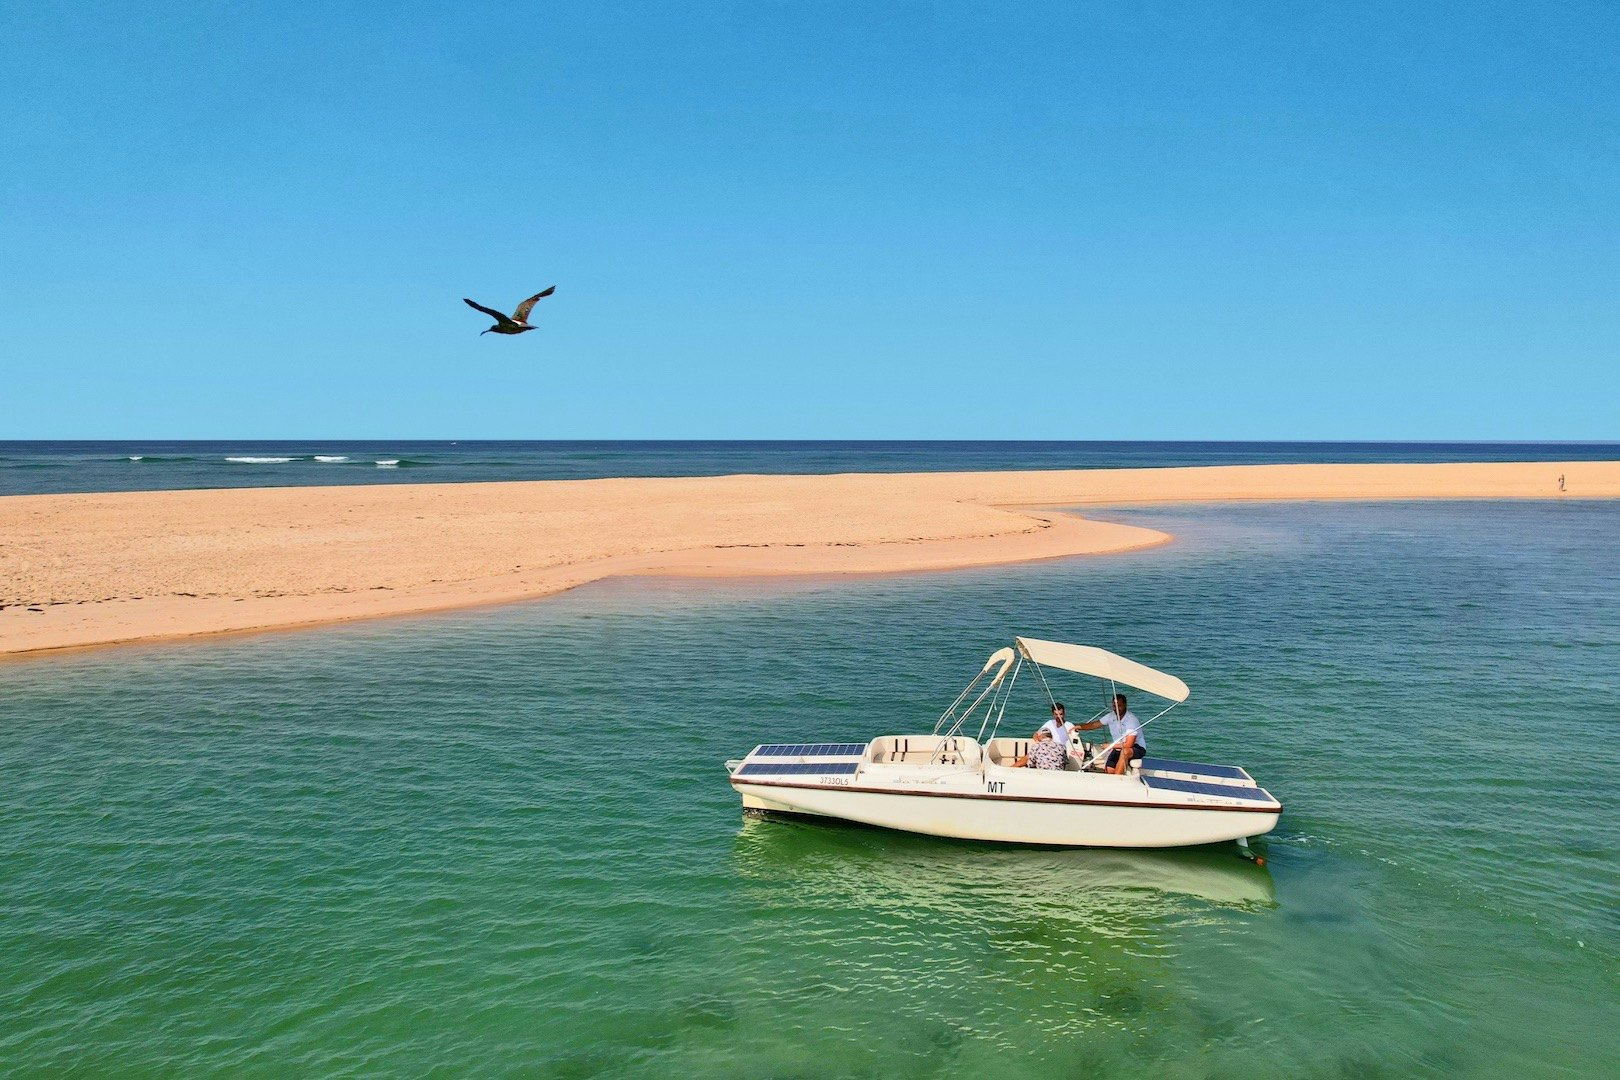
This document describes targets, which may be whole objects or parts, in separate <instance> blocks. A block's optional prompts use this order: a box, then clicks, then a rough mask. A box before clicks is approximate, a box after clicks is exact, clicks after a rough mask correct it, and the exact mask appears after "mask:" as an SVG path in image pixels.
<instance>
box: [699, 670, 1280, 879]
mask: <svg viewBox="0 0 1620 1080" xmlns="http://www.w3.org/2000/svg"><path fill="white" fill-rule="evenodd" d="M1026 665H1028V666H1030V667H1031V668H1033V670H1034V671H1035V672H1036V674H1037V675H1038V677H1039V678H1040V682H1041V686H1042V687H1043V688H1044V689H1045V690H1046V696H1047V698H1048V699H1049V700H1050V699H1051V696H1052V695H1051V689H1050V687H1049V686H1048V684H1047V680H1046V675H1045V673H1044V671H1043V670H1042V669H1043V668H1053V669H1058V670H1062V671H1071V672H1077V673H1079V674H1082V675H1091V676H1095V677H1097V678H1099V679H1102V680H1103V681H1104V682H1105V683H1106V684H1108V689H1109V696H1110V698H1111V697H1112V694H1113V693H1114V692H1115V690H1116V689H1118V688H1121V687H1123V688H1131V689H1136V690H1141V691H1144V692H1146V693H1148V694H1152V695H1154V696H1155V697H1159V698H1163V699H1165V700H1166V701H1168V702H1169V704H1168V705H1167V706H1165V708H1164V709H1163V710H1161V711H1160V712H1159V713H1157V714H1156V715H1154V716H1152V717H1150V718H1149V720H1148V721H1147V722H1146V723H1144V724H1143V726H1144V727H1146V726H1147V723H1151V722H1152V721H1153V720H1157V719H1158V718H1159V717H1160V716H1163V715H1164V714H1165V713H1166V712H1169V711H1170V709H1172V708H1174V707H1175V706H1176V705H1178V704H1180V703H1181V702H1183V701H1186V700H1187V696H1188V690H1187V684H1186V683H1184V682H1182V681H1181V680H1180V679H1178V678H1176V677H1175V676H1174V675H1166V674H1165V673H1164V672H1162V671H1155V670H1154V669H1153V668H1150V667H1147V666H1145V665H1143V664H1138V663H1136V662H1135V661H1134V660H1127V659H1126V658H1125V657H1123V656H1117V655H1115V654H1114V653H1111V652H1108V651H1106V650H1103V649H1098V648H1093V647H1091V646H1088V645H1068V644H1065V643H1063V642H1057V641H1040V640H1037V639H1035V638H1015V639H1014V641H1013V647H1012V648H1006V649H1000V650H998V651H997V652H996V653H995V654H994V655H992V656H991V657H990V659H989V660H988V661H987V662H986V663H985V665H984V667H983V668H982V669H981V670H980V671H979V673H978V675H976V676H974V678H973V681H972V682H970V683H968V685H967V688H966V689H964V690H963V691H962V693H961V694H959V695H958V696H957V699H956V700H955V701H954V702H952V703H951V706H950V708H948V709H946V710H945V712H944V714H943V715H941V716H940V718H939V720H938V721H937V722H936V723H935V724H934V730H933V731H932V732H931V733H929V734H927V735H882V736H879V737H878V738H875V739H873V740H872V741H871V742H868V743H767V744H764V745H761V746H756V747H754V749H753V751H752V752H750V753H749V754H748V756H747V757H745V758H742V759H740V760H737V761H728V762H726V768H727V770H728V771H729V772H730V774H731V784H732V786H733V787H734V788H736V790H737V792H738V793H739V794H740V795H741V796H742V802H743V809H744V810H745V811H748V812H755V813H762V814H770V813H780V814H798V815H808V816H812V817H821V818H837V819H843V820H846V821H854V822H859V823H862V824H865V825H876V826H880V827H882V828H888V829H900V830H902V831H905V832H914V833H925V834H928V835H931V836H948V837H956V838H959V839H964V840H992V841H999V842H1002V843H1013V844H1040V845H1044V846H1055V847H1122V848H1166V847H1186V846H1189V845H1193V844H1212V843H1217V842H1220V841H1224V840H1236V841H1238V843H1239V844H1240V845H1244V846H1245V847H1246V846H1247V840H1248V838H1249V837H1252V836H1260V835H1262V834H1263V833H1267V832H1270V831H1271V829H1272V828H1273V827H1274V826H1275V825H1276V824H1277V819H1278V817H1279V816H1280V815H1281V814H1282V804H1281V803H1280V802H1278V801H1277V800H1276V799H1274V798H1273V797H1272V796H1271V793H1270V792H1268V791H1266V790H1265V789H1264V788H1261V787H1260V786H1259V785H1257V784H1256V783H1255V782H1254V779H1253V778H1252V777H1250V776H1249V774H1248V773H1247V772H1245V771H1244V770H1242V769H1240V768H1238V767H1237V766H1235V765H1204V764H1199V763H1197V762H1191V761H1175V760H1172V759H1169V758H1158V757H1146V758H1143V759H1141V760H1138V761H1134V762H1132V763H1131V765H1130V767H1129V768H1128V769H1126V771H1124V772H1123V773H1120V774H1118V775H1114V774H1111V773H1109V772H1106V771H1104V770H1103V769H1102V768H1101V762H1102V761H1103V760H1104V759H1105V758H1106V756H1107V752H1108V751H1109V750H1110V749H1112V748H1113V744H1112V743H1109V744H1105V745H1101V746H1095V747H1094V746H1090V745H1087V744H1086V743H1084V742H1082V741H1078V736H1077V737H1076V742H1075V743H1074V744H1073V745H1071V747H1070V752H1069V758H1068V764H1067V765H1066V766H1065V767H1064V768H1062V769H1032V768H1020V767H1017V766H1015V765H1014V762H1015V761H1016V760H1018V759H1019V758H1021V757H1023V756H1024V755H1026V754H1028V753H1029V749H1030V740H1029V739H1028V738H1005V737H998V735H997V732H998V731H999V728H1000V725H1001V720H1002V717H1003V716H1004V715H1005V714H1006V711H1007V701H1008V699H1009V698H1010V697H1011V696H1012V691H1013V687H1014V686H1015V685H1016V683H1017V681H1018V675H1019V673H1020V672H1021V671H1022V670H1023V669H1024V667H1025V666H1026ZM1099 718H1100V716H1099ZM970 721H973V722H976V723H977V724H978V728H977V731H976V732H975V733H974V734H971V735H970V734H968V733H967V728H968V725H969V722H970ZM987 734H988V738H986V735H987Z"/></svg>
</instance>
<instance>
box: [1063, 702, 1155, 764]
mask: <svg viewBox="0 0 1620 1080" xmlns="http://www.w3.org/2000/svg"><path fill="white" fill-rule="evenodd" d="M1105 722H1106V723H1107V724H1108V736H1109V741H1110V742H1111V743H1113V746H1114V748H1113V749H1112V750H1110V751H1108V771H1109V772H1111V773H1122V772H1124V771H1125V769H1126V767H1127V765H1128V763H1129V762H1131V761H1135V760H1139V759H1141V758H1144V757H1146V756H1147V743H1146V742H1145V741H1144V740H1143V739H1142V721H1140V720H1138V719H1137V718H1136V714H1135V713H1133V712H1131V711H1130V710H1129V709H1127V708H1126V707H1125V695H1124V694H1115V695H1114V707H1113V709H1112V711H1111V712H1110V713H1109V716H1108V719H1107V720H1106V721H1103V720H1092V721H1090V722H1089V723H1085V724H1080V725H1079V728H1080V730H1081V731H1094V730H1096V729H1097V728H1100V727H1102V726H1103V724H1104V723H1105Z"/></svg>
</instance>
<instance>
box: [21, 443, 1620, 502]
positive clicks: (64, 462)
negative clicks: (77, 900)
mask: <svg viewBox="0 0 1620 1080" xmlns="http://www.w3.org/2000/svg"><path fill="white" fill-rule="evenodd" d="M1616 459H1620V443H1614V442H1605V443H1568V442H1566V443H1512V442H1497V443H1447V442H1410V443H1396V442H965V441H957V442H944V441H940V442H901V441H895V442H879V441H866V442H856V441H839V442H764V441H760V442H754V441H747V442H740V441H724V442H721V441H714V442H710V441H633V442H631V441H600V442H592V441H567V442H562V441H547V442H540V441H460V442H445V441H428V442H423V441H412V440H409V439H397V440H386V441H374V440H368V441H361V442H356V441H350V440H343V439H327V440H324V441H302V440H300V441H288V440H275V441H255V440H251V439H242V440H235V441H226V442H214V441H210V442H201V441H183V442H174V441H161V440H150V441H141V440H132V441H108V442H0V495H29V494H34V495H37V494H47V493H53V492H72V491H153V490H163V489H176V488H235V487H296V486H313V485H341V484H400V483H411V484H419V483H425V482H444V483H450V482H467V481H486V480H588V479H594V478H598V477H605V476H724V475H729V474H733V473H842V472H962V471H997V470H1013V469H1131V468H1151V467H1155V466H1178V465H1262V464H1279V463H1291V462H1299V463H1304V462H1403V461H1413V462H1421V461H1579V460H1604V461H1609V460H1616Z"/></svg>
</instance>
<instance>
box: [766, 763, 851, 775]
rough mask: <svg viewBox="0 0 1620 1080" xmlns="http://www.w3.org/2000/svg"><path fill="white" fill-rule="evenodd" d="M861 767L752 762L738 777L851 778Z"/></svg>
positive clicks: (843, 764) (831, 764)
mask: <svg viewBox="0 0 1620 1080" xmlns="http://www.w3.org/2000/svg"><path fill="white" fill-rule="evenodd" d="M860 767H861V763H860V762H858V761H827V762H823V763H821V764H819V765H814V764H808V763H804V762H797V761H793V762H787V761H779V762H778V761H751V762H749V763H748V764H746V765H744V766H743V767H742V768H740V769H738V770H737V773H736V775H738V776H850V775H852V774H853V773H854V772H855V770H856V769H858V768H860Z"/></svg>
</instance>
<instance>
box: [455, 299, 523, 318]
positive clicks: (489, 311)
mask: <svg viewBox="0 0 1620 1080" xmlns="http://www.w3.org/2000/svg"><path fill="white" fill-rule="evenodd" d="M461 302H462V303H463V304H466V305H467V306H468V307H470V308H476V309H477V310H479V311H482V312H483V313H484V314H485V315H488V316H489V317H490V318H492V319H494V320H495V321H496V322H498V323H503V324H504V323H509V322H511V321H512V320H511V319H509V318H507V317H506V316H505V315H502V314H501V313H500V312H498V311H496V310H495V309H494V308H487V307H485V306H484V305H483V304H480V303H478V302H477V301H476V300H468V299H467V298H466V297H465V296H463V297H462V298H461Z"/></svg>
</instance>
